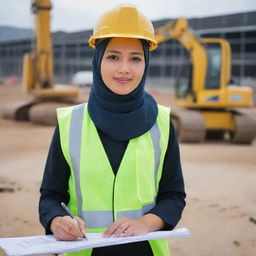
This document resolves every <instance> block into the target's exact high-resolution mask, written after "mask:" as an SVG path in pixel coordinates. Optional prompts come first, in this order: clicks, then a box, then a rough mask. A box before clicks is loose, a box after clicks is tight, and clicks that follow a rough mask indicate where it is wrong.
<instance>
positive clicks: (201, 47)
mask: <svg viewBox="0 0 256 256" xmlns="http://www.w3.org/2000/svg"><path fill="white" fill-rule="evenodd" d="M169 39H176V40H177V41H178V42H179V43H180V44H182V46H183V47H184V48H185V49H186V50H187V51H188V52H189V56H190V63H189V64H188V65H184V66H183V67H182V69H181V72H180V74H179V76H178V79H177V81H176V88H175V89H176V90H175V91H176V93H175V107H174V108H173V110H172V118H173V120H174V124H175V126H176V129H177V133H178V136H179V140H180V141H181V142H202V141H204V140H205V139H206V138H210V139H211V138H215V139H221V140H224V139H229V140H230V141H232V142H233V143H238V144H250V143H251V142H252V141H253V139H254V137H255V134H256V124H255V120H253V119H251V118H250V117H249V116H247V115H245V114H243V113H242V112H240V111H239V108H249V107H252V106H253V92H252V89H251V88H250V87H245V86H243V87H240V86H236V85H232V84H231V83H230V81H231V79H230V78H231V49H230V45H229V43H228V42H227V41H226V40H225V39H220V38H203V39H201V38H200V37H198V36H196V35H195V33H194V32H193V30H192V29H190V28H189V24H188V22H187V20H186V19H184V18H180V19H177V20H174V21H172V22H169V23H167V24H166V25H164V26H162V27H160V28H158V29H157V30H156V40H157V41H158V42H159V43H161V42H165V41H167V40H169Z"/></svg>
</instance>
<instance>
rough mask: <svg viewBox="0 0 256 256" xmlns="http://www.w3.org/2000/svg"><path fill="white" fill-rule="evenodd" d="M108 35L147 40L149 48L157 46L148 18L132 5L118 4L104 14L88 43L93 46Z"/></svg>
mask: <svg viewBox="0 0 256 256" xmlns="http://www.w3.org/2000/svg"><path fill="white" fill-rule="evenodd" d="M110 37H124V38H138V39H144V40H147V41H148V42H149V50H150V51H152V50H154V49H156V48H157V41H156V40H155V35H154V27H153V25H152V23H151V21H150V20H149V19H147V18H146V17H145V16H144V15H143V14H141V13H140V12H139V11H138V10H137V8H136V7H134V6H132V5H120V6H119V7H117V8H114V9H112V10H110V11H108V12H106V13H105V14H103V15H102V17H101V18H100V19H99V20H98V22H97V23H96V25H95V27H94V30H93V35H91V37H90V39H89V41H88V42H89V45H90V46H91V47H93V48H95V41H96V40H97V39H104V38H110Z"/></svg>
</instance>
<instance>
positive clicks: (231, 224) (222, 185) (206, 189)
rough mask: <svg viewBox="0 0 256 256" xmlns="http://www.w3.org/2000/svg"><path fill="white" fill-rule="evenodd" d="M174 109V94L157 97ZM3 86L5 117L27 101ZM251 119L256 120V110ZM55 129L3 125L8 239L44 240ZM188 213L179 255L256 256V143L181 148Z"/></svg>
mask: <svg viewBox="0 0 256 256" xmlns="http://www.w3.org/2000/svg"><path fill="white" fill-rule="evenodd" d="M154 94H155V97H156V98H157V100H158V101H159V102H162V103H163V104H165V105H168V104H169V102H170V97H171V96H170V95H168V94H166V93H165V94H164V95H161V94H159V93H158V92H154ZM26 97H27V96H26V95H25V94H22V93H19V88H18V87H17V86H13V85H9V86H7V85H0V110H3V106H4V105H5V104H7V103H10V102H15V101H16V100H18V99H25V98H26ZM251 113H253V114H254V113H256V111H255V109H253V110H251ZM52 133H53V127H46V126H39V125H33V124H31V123H28V122H14V121H10V120H3V119H0V141H1V146H0V163H1V165H0V205H1V211H0V237H14V236H28V235H38V234H43V232H44V231H43V228H42V227H41V225H40V223H39V220H38V213H37V207H38V198H39V186H40V183H41V179H42V175H43V169H44V164H45V160H46V157H47V151H48V148H49V144H50V140H51V136H52ZM180 150H181V157H182V165H183V171H184V177H185V183H186V191H187V207H186V209H185V211H184V214H183V218H182V220H181V221H180V223H179V224H178V227H183V226H185V227H187V228H188V229H189V230H190V231H191V232H192V236H190V237H188V238H177V239H171V240H170V246H171V248H172V251H173V253H172V255H173V256H215V255H218V256H229V255H232V256H253V255H256V225H255V223H253V221H250V218H254V219H256V157H255V156H256V141H254V143H253V145H250V146H241V145H240V146H238V145H231V144H227V143H221V142H211V143H209V142H208V143H204V144H200V145H197V144H181V145H180Z"/></svg>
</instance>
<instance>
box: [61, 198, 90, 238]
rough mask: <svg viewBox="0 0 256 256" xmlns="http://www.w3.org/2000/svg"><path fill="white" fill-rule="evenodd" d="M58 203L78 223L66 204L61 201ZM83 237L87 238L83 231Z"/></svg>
mask: <svg viewBox="0 0 256 256" xmlns="http://www.w3.org/2000/svg"><path fill="white" fill-rule="evenodd" d="M60 204H61V206H62V208H63V209H64V210H65V211H66V213H67V214H68V215H69V216H70V217H71V218H72V219H73V220H74V222H75V223H76V224H77V225H78V222H77V220H76V218H75V217H74V215H73V214H72V213H71V211H70V210H69V208H68V207H67V206H66V204H65V203H63V202H61V203H60ZM84 238H85V239H86V240H88V238H87V236H86V234H85V233H84Z"/></svg>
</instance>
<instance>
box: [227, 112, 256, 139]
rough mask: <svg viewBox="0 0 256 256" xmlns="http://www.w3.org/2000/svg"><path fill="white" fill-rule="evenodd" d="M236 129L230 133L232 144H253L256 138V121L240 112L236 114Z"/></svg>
mask: <svg viewBox="0 0 256 256" xmlns="http://www.w3.org/2000/svg"><path fill="white" fill-rule="evenodd" d="M234 120H235V125H236V129H235V131H234V132H231V133H230V135H231V136H230V139H231V142H233V143H235V144H251V143H252V142H253V139H254V138H255V136H256V121H255V120H253V119H252V118H250V117H249V116H248V115H245V114H243V113H240V112H235V113H234Z"/></svg>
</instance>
